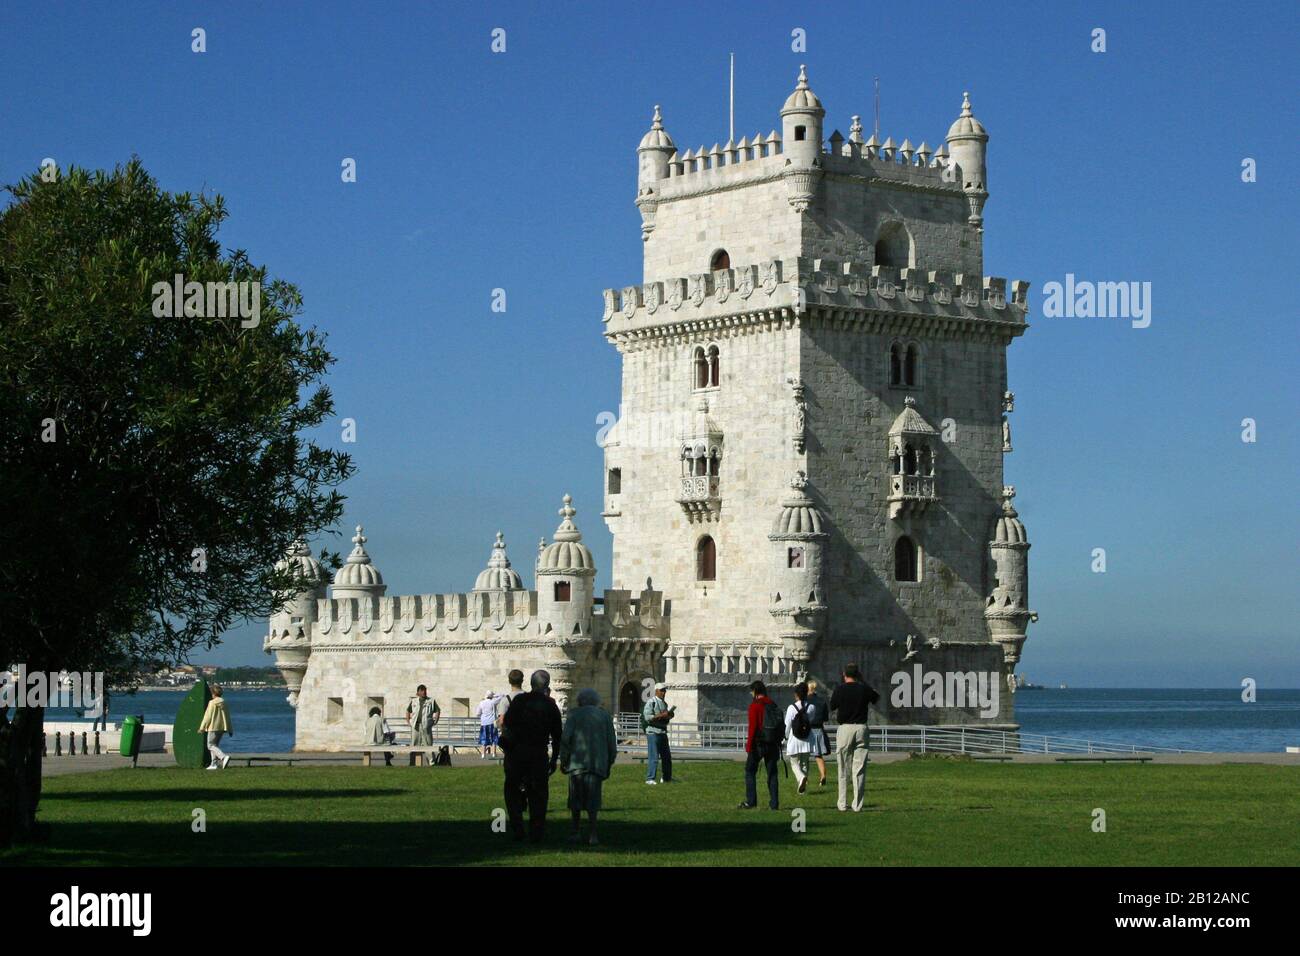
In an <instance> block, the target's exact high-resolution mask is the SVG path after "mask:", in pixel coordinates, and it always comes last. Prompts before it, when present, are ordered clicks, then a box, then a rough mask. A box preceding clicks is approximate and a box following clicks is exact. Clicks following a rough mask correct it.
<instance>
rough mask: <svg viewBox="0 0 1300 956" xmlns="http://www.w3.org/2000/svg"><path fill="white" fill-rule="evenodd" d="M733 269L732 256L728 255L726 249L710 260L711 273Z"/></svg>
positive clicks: (719, 251) (720, 250)
mask: <svg viewBox="0 0 1300 956" xmlns="http://www.w3.org/2000/svg"><path fill="white" fill-rule="evenodd" d="M730 268H731V256H729V255H727V250H726V249H719V250H718V251H717V252H715V253H714V254H713V258H712V259H710V260H709V271H710V272H717V271H718V270H719V269H730Z"/></svg>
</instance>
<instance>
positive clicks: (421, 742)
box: [406, 684, 442, 766]
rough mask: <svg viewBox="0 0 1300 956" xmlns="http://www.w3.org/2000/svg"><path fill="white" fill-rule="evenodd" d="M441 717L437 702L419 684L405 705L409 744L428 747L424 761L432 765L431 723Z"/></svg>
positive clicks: (434, 722)
mask: <svg viewBox="0 0 1300 956" xmlns="http://www.w3.org/2000/svg"><path fill="white" fill-rule="evenodd" d="M441 717H442V710H441V709H439V707H438V702H437V701H436V700H434V699H433V698H431V697H430V696H429V689H428V688H427V687H425V686H424V685H423V684H421V685H420V686H419V687H417V688H415V698H414V699H413V700H412V701H411V702H410V703H409V704H407V705H406V719H407V720H408V721H410V722H411V746H412V747H428V748H429V753H428V754H426V756H425V761H426V763H427V764H428V765H429V766H433V725H434V724H436V723H437V722H438V720H439V718H441Z"/></svg>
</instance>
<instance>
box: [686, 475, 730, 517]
mask: <svg viewBox="0 0 1300 956" xmlns="http://www.w3.org/2000/svg"><path fill="white" fill-rule="evenodd" d="M718 489H719V483H718V476H717V475H695V476H691V477H688V478H682V479H681V487H680V489H679V490H678V492H677V503H678V504H680V505H681V506H682V510H683V511H684V512H686V517H687V518H688V519H689V520H691V521H708V520H712V519H713V518H715V517H716V516H717V514H718V512H719V511H720V510H721V509H722V499H721V498H720V497H719V496H718Z"/></svg>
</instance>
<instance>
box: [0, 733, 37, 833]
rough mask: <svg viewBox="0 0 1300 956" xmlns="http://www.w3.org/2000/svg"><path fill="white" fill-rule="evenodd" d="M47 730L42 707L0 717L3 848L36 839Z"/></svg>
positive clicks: (0, 806) (0, 794)
mask: <svg viewBox="0 0 1300 956" xmlns="http://www.w3.org/2000/svg"><path fill="white" fill-rule="evenodd" d="M44 727H45V709H44V708H43V707H19V708H16V709H15V713H14V717H13V719H12V720H9V719H8V718H7V717H4V716H0V848H3V847H9V846H13V845H14V844H15V843H26V842H29V841H31V840H32V839H33V838H34V836H35V835H36V808H37V805H38V804H39V803H40V801H41V750H42V737H43V735H44Z"/></svg>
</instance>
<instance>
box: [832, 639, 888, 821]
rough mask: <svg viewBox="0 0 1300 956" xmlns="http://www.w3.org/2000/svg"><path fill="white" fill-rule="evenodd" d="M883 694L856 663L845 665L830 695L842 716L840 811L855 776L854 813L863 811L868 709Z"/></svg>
mask: <svg viewBox="0 0 1300 956" xmlns="http://www.w3.org/2000/svg"><path fill="white" fill-rule="evenodd" d="M879 699H880V695H879V694H877V693H876V691H875V690H874V689H873V688H872V687H870V686H869V685H867V684H865V683H863V680H862V671H860V670H859V669H858V665H857V664H846V665H845V666H844V683H843V684H841V685H840V686H839V687H836V688H835V693H833V694H831V709H833V710H834V711H835V715H836V717H837V718H838V719H839V725H840V727H839V730H837V731H836V732H835V775H836V777H838V778H839V779H838V782H839V802H838V803H837V806H838V807H839V809H840V811H841V812H843V811H845V810H847V809H848V808H849V807H848V802H847V799H846V794H845V790H846V788H847V786H848V782H849V777H852V778H853V812H854V813H860V812H861V811H862V803H863V801H864V800H865V799H866V794H867V742H868V739H869V738H868V736H867V711H868V708H870V707H871V705H872V704H874V703H875V702H876V701H878V700H879Z"/></svg>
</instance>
